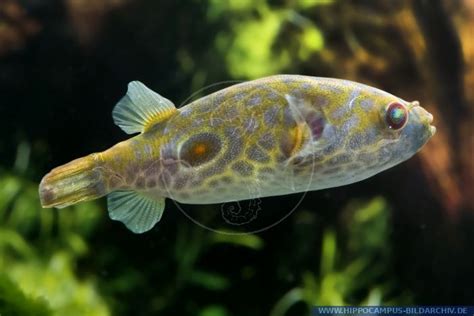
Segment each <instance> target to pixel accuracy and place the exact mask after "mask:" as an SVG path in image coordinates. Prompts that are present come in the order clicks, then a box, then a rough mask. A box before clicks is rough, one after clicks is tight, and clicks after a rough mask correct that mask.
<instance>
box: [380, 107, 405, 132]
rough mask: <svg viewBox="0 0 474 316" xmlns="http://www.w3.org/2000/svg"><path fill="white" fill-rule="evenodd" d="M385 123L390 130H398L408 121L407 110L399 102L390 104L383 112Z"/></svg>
mask: <svg viewBox="0 0 474 316" xmlns="http://www.w3.org/2000/svg"><path fill="white" fill-rule="evenodd" d="M385 121H386V122H387V124H388V127H389V128H390V129H393V130H399V129H401V128H403V127H404V126H405V124H406V123H407V121H408V110H407V108H406V107H405V106H404V105H403V104H401V103H399V102H392V103H390V104H389V105H388V107H387V110H386V112H385Z"/></svg>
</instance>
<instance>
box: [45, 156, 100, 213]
mask: <svg viewBox="0 0 474 316" xmlns="http://www.w3.org/2000/svg"><path fill="white" fill-rule="evenodd" d="M97 167H98V159H97V154H92V155H89V156H86V157H83V158H79V159H76V160H73V161H71V162H69V163H67V164H65V165H63V166H60V167H57V168H54V169H53V170H51V171H50V172H49V173H48V174H47V175H46V176H45V177H44V178H43V180H41V183H40V186H39V196H40V200H41V205H42V206H43V207H57V208H63V207H66V206H69V205H71V204H75V203H78V202H82V201H88V200H92V199H96V198H99V197H101V196H104V195H105V194H107V193H106V192H105V191H106V189H105V185H104V183H103V180H102V174H101V168H97Z"/></svg>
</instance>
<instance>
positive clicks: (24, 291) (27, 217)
mask: <svg viewBox="0 0 474 316" xmlns="http://www.w3.org/2000/svg"><path fill="white" fill-rule="evenodd" d="M99 216H100V212H99V207H98V206H97V205H96V204H91V203H88V204H87V205H83V206H81V207H79V208H76V207H71V208H68V209H66V210H64V211H61V212H57V213H54V212H44V211H43V210H42V209H41V207H40V205H39V198H38V194H37V184H36V183H34V182H31V181H29V180H27V179H24V178H22V177H21V176H18V175H14V174H11V173H6V172H0V253H1V254H2V258H1V260H0V271H8V277H2V278H0V291H1V293H0V302H1V303H0V314H1V315H93V316H106V315H110V312H109V310H108V307H107V305H106V304H105V302H104V300H103V298H102V297H101V295H100V294H99V292H98V289H97V286H96V281H95V280H94V279H93V278H90V277H89V278H86V279H82V278H79V277H78V275H77V271H76V268H75V266H76V263H77V260H79V259H80V258H81V257H83V256H84V255H86V254H87V253H88V252H89V251H90V249H89V244H88V242H87V236H89V235H90V234H91V233H92V232H93V230H94V227H96V225H97V224H98V219H99ZM13 298H15V299H13ZM21 302H23V303H21Z"/></svg>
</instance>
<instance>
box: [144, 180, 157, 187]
mask: <svg viewBox="0 0 474 316" xmlns="http://www.w3.org/2000/svg"><path fill="white" fill-rule="evenodd" d="M146 187H147V188H148V189H152V188H154V187H156V180H155V179H148V180H147V182H146Z"/></svg>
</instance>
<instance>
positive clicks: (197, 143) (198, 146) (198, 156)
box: [179, 133, 222, 167]
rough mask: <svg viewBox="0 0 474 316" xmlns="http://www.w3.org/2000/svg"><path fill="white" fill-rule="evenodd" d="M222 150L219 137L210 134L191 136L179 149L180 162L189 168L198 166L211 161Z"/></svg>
mask: <svg viewBox="0 0 474 316" xmlns="http://www.w3.org/2000/svg"><path fill="white" fill-rule="evenodd" d="M221 148H222V143H221V140H220V139H219V137H217V136H216V135H214V134H211V133H201V134H197V135H193V136H191V137H190V138H189V139H188V140H187V141H186V142H185V143H184V144H183V146H182V147H181V149H180V152H179V157H180V160H181V161H182V162H183V163H185V164H187V165H189V166H191V167H195V166H199V165H202V164H204V163H207V162H209V161H211V160H212V159H213V158H214V157H216V156H217V154H218V153H219V152H220V150H221Z"/></svg>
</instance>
